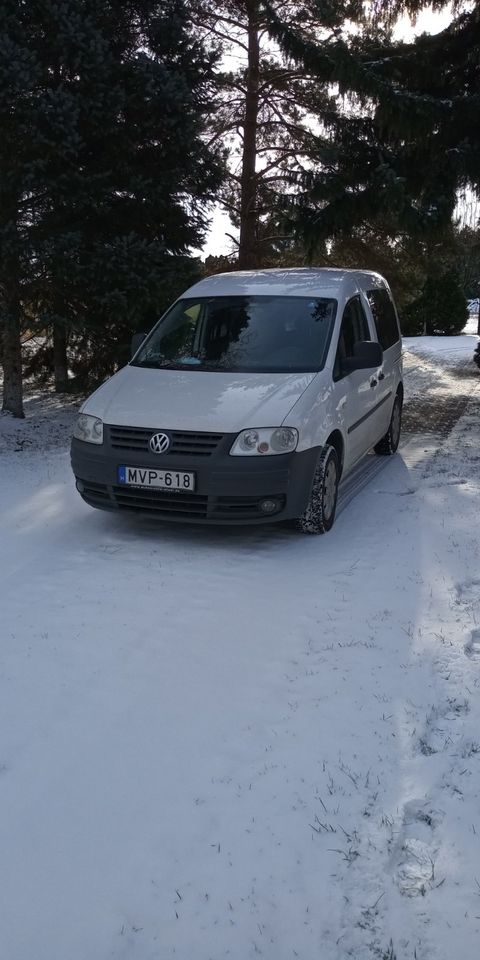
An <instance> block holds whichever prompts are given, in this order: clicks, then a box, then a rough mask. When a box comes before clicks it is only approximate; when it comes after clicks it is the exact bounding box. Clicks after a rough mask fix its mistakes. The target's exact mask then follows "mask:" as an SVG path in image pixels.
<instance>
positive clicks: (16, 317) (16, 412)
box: [2, 291, 25, 417]
mask: <svg viewBox="0 0 480 960" xmlns="http://www.w3.org/2000/svg"><path fill="white" fill-rule="evenodd" d="M2 312H3V404H2V410H4V411H8V412H9V413H13V416H14V417H24V416H25V414H24V412H23V380H22V344H21V339H20V333H21V324H20V317H21V308H20V299H19V297H18V292H17V291H15V292H14V291H10V293H9V294H7V297H6V298H5V301H4V309H3V311H2Z"/></svg>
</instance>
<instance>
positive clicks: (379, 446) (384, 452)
mask: <svg viewBox="0 0 480 960" xmlns="http://www.w3.org/2000/svg"><path fill="white" fill-rule="evenodd" d="M401 431H402V398H401V396H400V394H399V393H397V395H396V397H395V402H394V404H393V410H392V416H391V417H390V424H389V427H388V430H387V432H386V434H385V436H384V437H382V439H381V440H379V441H378V443H376V444H375V446H374V448H373V449H374V450H375V453H378V454H379V456H382V457H388V456H391V454H392V453H396V452H397V450H398V444H399V443H400V433H401Z"/></svg>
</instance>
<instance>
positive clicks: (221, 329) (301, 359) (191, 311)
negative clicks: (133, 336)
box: [132, 296, 337, 373]
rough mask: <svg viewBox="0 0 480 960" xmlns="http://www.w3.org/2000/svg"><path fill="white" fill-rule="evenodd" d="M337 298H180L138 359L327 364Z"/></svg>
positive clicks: (262, 367)
mask: <svg viewBox="0 0 480 960" xmlns="http://www.w3.org/2000/svg"><path fill="white" fill-rule="evenodd" d="M336 309H337V301H336V300H332V299H327V298H319V299H317V298H314V299H312V298H311V297H267V296H262V297H251V296H244V297H202V298H198V299H188V300H179V301H178V302H177V303H175V304H174V305H173V307H171V309H170V310H169V311H168V312H167V313H166V314H165V316H164V317H162V319H161V320H160V321H159V323H158V324H157V326H156V327H155V328H154V329H153V331H152V333H151V334H150V335H149V336H148V337H147V339H146V340H145V342H144V343H143V345H142V347H141V348H140V350H139V352H138V354H137V356H136V357H135V359H134V360H133V361H132V363H133V365H134V366H137V367H155V368H166V369H174V370H179V369H180V370H187V369H188V370H214V371H220V372H229V371H241V372H246V373H247V372H248V373H295V372H316V371H317V370H321V369H322V367H323V365H324V363H325V359H326V354H327V350H328V346H329V343H330V337H331V334H332V329H333V324H334V321H335V314H336Z"/></svg>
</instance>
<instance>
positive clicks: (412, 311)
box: [401, 269, 468, 337]
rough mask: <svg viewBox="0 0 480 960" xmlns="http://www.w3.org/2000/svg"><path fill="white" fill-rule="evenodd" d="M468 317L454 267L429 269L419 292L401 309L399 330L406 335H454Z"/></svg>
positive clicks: (465, 303) (458, 331)
mask: <svg viewBox="0 0 480 960" xmlns="http://www.w3.org/2000/svg"><path fill="white" fill-rule="evenodd" d="M467 320H468V308H467V301H466V299H465V295H464V293H463V291H462V288H461V286H460V279H459V277H458V274H457V272H456V271H455V270H453V269H450V270H445V271H444V272H440V271H436V270H434V271H432V272H431V273H430V274H429V276H427V279H426V281H425V284H424V287H423V290H422V292H421V294H420V296H419V297H418V298H417V299H416V300H413V301H412V302H411V303H409V304H407V306H406V307H404V309H403V311H402V316H401V323H402V331H403V333H404V334H405V335H406V336H411V337H415V336H420V335H421V334H423V333H426V334H428V335H429V336H434V335H436V334H437V335H443V336H454V335H455V334H458V333H461V332H462V330H463V328H464V327H465V324H466V322H467Z"/></svg>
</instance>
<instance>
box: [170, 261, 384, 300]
mask: <svg viewBox="0 0 480 960" xmlns="http://www.w3.org/2000/svg"><path fill="white" fill-rule="evenodd" d="M366 278H368V280H369V281H370V282H371V283H372V284H373V285H374V286H380V285H381V284H383V283H384V281H383V279H382V277H381V276H380V274H378V273H374V272H373V271H371V270H346V269H345V270H343V269H335V268H332V267H292V268H290V269H282V268H276V269H271V270H236V271H232V272H231V273H217V274H214V275H213V276H211V277H205V279H204V280H200V281H199V282H198V283H196V284H194V286H193V287H190V289H189V290H187V291H186V293H185V294H184V295H183V296H185V297H191V296H203V297H205V296H217V297H222V296H229V295H230V296H242V295H244V296H245V295H253V294H256V295H257V296H258V295H260V296H261V295H264V296H269V295H273V296H283V297H305V296H307V297H312V296H318V297H334V298H338V296H339V295H340V293H342V294H344V295H346V296H352V294H354V293H355V292H356V291H357V289H358V283H359V281H360V280H363V282H365V279H366Z"/></svg>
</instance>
